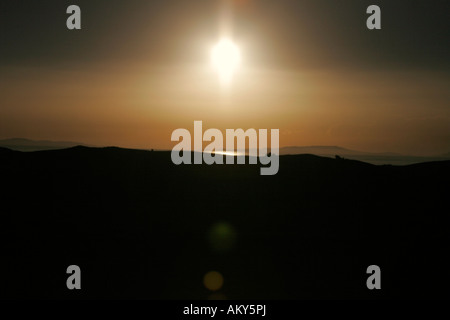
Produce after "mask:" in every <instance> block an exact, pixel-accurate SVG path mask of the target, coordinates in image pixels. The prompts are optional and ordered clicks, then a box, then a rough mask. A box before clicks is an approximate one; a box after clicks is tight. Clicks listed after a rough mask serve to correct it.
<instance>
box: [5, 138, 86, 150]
mask: <svg viewBox="0 0 450 320" xmlns="http://www.w3.org/2000/svg"><path fill="white" fill-rule="evenodd" d="M78 145H84V146H92V145H87V144H84V143H80V142H73V141H49V140H30V139H23V138H13V139H4V140H0V147H4V148H8V149H11V150H16V151H42V150H56V149H65V148H71V147H75V146H78Z"/></svg>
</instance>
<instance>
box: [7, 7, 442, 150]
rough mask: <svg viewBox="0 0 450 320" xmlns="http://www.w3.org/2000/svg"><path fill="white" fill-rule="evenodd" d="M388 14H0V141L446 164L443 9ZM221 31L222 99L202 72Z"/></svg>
mask: <svg viewBox="0 0 450 320" xmlns="http://www.w3.org/2000/svg"><path fill="white" fill-rule="evenodd" d="M393 2H394V1H381V0H370V1H365V0H341V1H324V0H314V1H313V0H308V1H301V0H277V1H273V0H218V1H215V0H189V1H186V0H162V1H160V0H155V1H136V0H129V1H118V0H109V1H99V0H91V1H84V0H72V1H63V0H60V1H56V0H52V1H45V0H42V1H31V0H27V1H2V2H0V139H6V138H16V137H21V138H29V139H36V140H41V139H42V140H58V141H61V140H67V141H78V142H82V143H86V144H92V145H114V146H121V147H130V148H146V149H150V148H154V149H171V148H172V147H173V146H174V145H175V144H176V142H172V141H171V139H170V137H171V133H172V132H173V131H174V130H175V129H178V128H186V129H188V130H190V131H191V132H193V122H194V120H202V121H203V128H204V130H206V129H207V128H218V129H221V130H223V131H225V129H237V128H242V129H248V128H255V129H279V130H280V146H294V145H296V146H311V145H326V146H331V145H336V146H342V147H346V148H350V149H356V150H361V151H368V152H399V153H404V154H410V155H436V154H442V153H448V152H450V72H449V71H450V59H449V58H448V57H449V56H450V40H449V39H450V38H449V36H448V35H449V34H450V19H449V15H450V2H449V1H439V0H433V1H424V0H420V1H417V0H408V1H406V0H398V1H395V3H393ZM71 4H76V5H78V6H79V7H80V8H81V26H82V29H81V30H68V29H67V28H66V19H67V18H68V17H69V14H67V13H66V8H67V7H68V6H69V5H71ZM371 4H376V5H378V6H379V7H380V8H381V26H382V28H381V30H369V29H367V27H366V19H367V18H368V16H369V15H368V14H367V13H366V9H367V7H368V6H369V5H371ZM227 13H228V14H227ZM225 31H226V32H227V35H228V36H229V37H230V38H232V40H233V41H234V42H235V43H236V44H237V45H238V47H239V49H240V51H241V55H242V59H241V60H242V61H241V65H240V67H239V68H238V70H237V72H236V73H235V74H234V77H233V79H232V82H231V83H230V84H229V85H228V86H227V87H226V88H224V86H223V85H222V84H221V83H220V81H219V79H218V76H217V73H216V72H215V70H214V69H213V68H212V66H211V63H210V52H211V48H212V47H213V46H214V45H215V44H216V43H217V42H218V41H219V40H220V39H221V37H223V35H224V32H225Z"/></svg>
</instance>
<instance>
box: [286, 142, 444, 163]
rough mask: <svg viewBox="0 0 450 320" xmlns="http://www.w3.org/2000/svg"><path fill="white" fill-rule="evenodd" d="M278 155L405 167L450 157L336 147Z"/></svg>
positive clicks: (288, 149)
mask: <svg viewBox="0 0 450 320" xmlns="http://www.w3.org/2000/svg"><path fill="white" fill-rule="evenodd" d="M280 154H281V155H287V154H315V155H318V156H323V157H331V158H334V157H335V156H336V155H338V156H340V157H343V158H348V159H354V160H359V161H363V162H368V163H372V164H376V165H384V164H391V165H407V164H413V163H421V162H431V161H443V160H450V155H448V154H447V155H437V156H428V157H419V156H410V155H402V154H399V153H394V152H382V153H373V152H363V151H357V150H350V149H346V148H342V147H337V146H309V147H284V148H280Z"/></svg>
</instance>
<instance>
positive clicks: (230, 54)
mask: <svg viewBox="0 0 450 320" xmlns="http://www.w3.org/2000/svg"><path fill="white" fill-rule="evenodd" d="M211 62H212V64H213V66H214V68H215V69H216V70H217V72H218V73H219V78H220V81H221V82H222V83H225V84H227V83H230V82H231V79H232V78H233V74H234V73H235V72H236V70H237V68H238V67H239V64H240V62H241V52H240V50H239V48H238V47H237V45H236V44H234V43H233V41H231V40H229V39H222V40H220V41H219V43H218V44H216V45H215V46H214V47H213V49H212V50H211Z"/></svg>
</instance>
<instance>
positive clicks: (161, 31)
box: [0, 0, 450, 70]
mask: <svg viewBox="0 0 450 320" xmlns="http://www.w3.org/2000/svg"><path fill="white" fill-rule="evenodd" d="M234 3H235V5H234V13H235V14H234V17H235V20H234V21H235V32H236V34H237V35H238V37H242V38H245V37H252V38H253V39H255V40H257V42H256V43H255V44H254V46H255V48H254V49H255V50H258V49H260V52H259V55H258V58H259V59H260V60H261V61H260V62H261V63H271V64H275V65H282V66H287V67H297V66H299V65H300V66H301V65H306V66H312V65H318V66H327V67H330V66H334V67H340V66H345V67H347V66H355V67H369V68H371V67H374V68H408V67H414V68H433V69H440V70H448V68H449V65H450V64H449V63H450V62H449V59H448V57H449V55H450V51H449V48H450V41H449V34H450V32H449V31H450V2H449V1H445V0H444V1H439V0H433V1H425V0H419V1H417V0H396V1H381V0H378V1H373V0H370V1H364V0H341V1H330V0H328V1H324V0H314V1H313V0H308V1H301V0H284V1H273V0H252V1H237V0H236V1H234ZM70 4H77V5H79V6H80V7H81V9H82V31H81V32H70V31H68V30H67V29H65V28H64V26H65V21H66V18H67V16H66V14H65V10H66V8H67V6H68V5H70ZM370 4H377V5H379V6H380V8H381V9H382V30H379V31H374V32H368V30H367V28H366V25H365V21H366V17H367V15H366V14H365V10H366V8H367V7H368V6H369V5H370ZM217 9H218V5H217V1H211V0H190V1H186V0H169V1H168V0H152V1H135V0H131V1H118V0H109V1H98V0H97V1H95V0H94V1H92V0H90V1H83V0H78V1H61V0H58V1H55V0H54V1H45V0H42V1H20V0H17V1H2V3H1V5H0V28H1V34H0V36H1V38H0V39H1V43H0V48H1V50H0V61H1V64H2V65H5V64H10V63H43V64H54V63H59V62H63V63H65V62H67V63H70V62H74V63H77V62H83V63H84V62H89V63H98V62H100V60H102V59H106V60H108V59H113V60H114V59H143V58H146V59H148V58H150V59H152V60H153V61H154V62H155V63H156V62H160V63H176V60H177V59H179V58H180V56H181V55H183V58H184V59H186V55H187V56H188V58H190V59H192V60H194V61H195V59H196V52H195V50H192V49H190V48H189V46H190V41H191V38H194V39H195V38H198V39H201V37H204V38H207V37H210V36H211V35H214V33H215V32H216V30H217V15H218V13H217V12H218V10H217ZM267 44H270V48H271V50H270V51H269V50H267ZM168 52H169V53H168ZM299 56H301V57H302V58H303V60H300V59H298V57H299Z"/></svg>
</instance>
